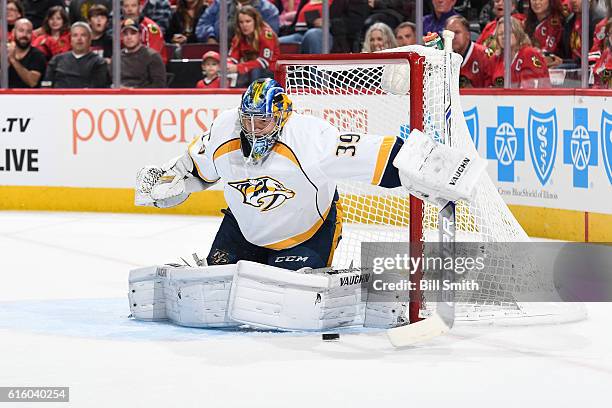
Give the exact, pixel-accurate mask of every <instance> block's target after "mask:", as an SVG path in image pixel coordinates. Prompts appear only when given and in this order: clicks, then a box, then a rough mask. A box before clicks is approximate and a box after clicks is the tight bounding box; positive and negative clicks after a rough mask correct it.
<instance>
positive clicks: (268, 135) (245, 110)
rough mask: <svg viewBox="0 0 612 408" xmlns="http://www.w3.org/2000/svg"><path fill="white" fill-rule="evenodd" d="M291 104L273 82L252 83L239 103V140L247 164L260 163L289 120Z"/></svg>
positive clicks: (282, 90)
mask: <svg viewBox="0 0 612 408" xmlns="http://www.w3.org/2000/svg"><path fill="white" fill-rule="evenodd" d="M291 112H292V103H291V100H290V99H289V97H288V96H287V94H286V93H285V90H284V89H283V88H282V87H281V86H280V84H279V83H278V82H276V81H275V80H273V79H269V78H266V79H258V80H256V81H254V82H253V83H252V84H251V85H250V86H249V87H248V88H247V90H246V92H245V93H244V95H242V101H241V102H240V109H239V114H240V129H241V132H240V140H241V144H242V153H243V154H244V157H245V160H246V162H247V163H257V162H259V161H262V160H264V159H265V158H266V157H267V156H268V154H269V153H270V151H272V148H273V147H274V143H276V141H277V140H278V138H279V136H280V131H281V129H282V128H283V126H284V125H285V123H286V122H287V119H289V116H290V115H291Z"/></svg>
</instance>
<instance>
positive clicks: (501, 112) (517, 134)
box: [487, 106, 525, 182]
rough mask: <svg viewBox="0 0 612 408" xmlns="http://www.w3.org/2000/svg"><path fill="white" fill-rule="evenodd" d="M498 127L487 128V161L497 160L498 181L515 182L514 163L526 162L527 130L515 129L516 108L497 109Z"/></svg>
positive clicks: (504, 107) (503, 107)
mask: <svg viewBox="0 0 612 408" xmlns="http://www.w3.org/2000/svg"><path fill="white" fill-rule="evenodd" d="M497 123H498V125H497V127H487V159H490V160H497V180H499V181H510V182H513V181H515V180H514V162H515V161H517V160H519V161H524V160H525V129H523V128H515V127H514V107H513V106H498V107H497Z"/></svg>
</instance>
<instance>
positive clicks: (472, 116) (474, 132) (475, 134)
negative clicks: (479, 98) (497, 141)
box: [463, 107, 480, 150]
mask: <svg viewBox="0 0 612 408" xmlns="http://www.w3.org/2000/svg"><path fill="white" fill-rule="evenodd" d="M463 116H464V117H465V123H467V127H468V130H469V131H470V136H471V137H472V141H473V142H474V146H476V150H478V140H479V139H480V134H479V131H478V130H479V129H480V128H479V122H478V108H476V107H474V108H472V109H470V110H468V111H465V112H463Z"/></svg>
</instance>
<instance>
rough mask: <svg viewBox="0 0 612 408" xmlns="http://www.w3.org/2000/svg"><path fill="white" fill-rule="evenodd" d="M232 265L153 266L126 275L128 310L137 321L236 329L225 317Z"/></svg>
mask: <svg viewBox="0 0 612 408" xmlns="http://www.w3.org/2000/svg"><path fill="white" fill-rule="evenodd" d="M235 269H236V265H235V264H231V265H214V266H205V267H197V268H192V267H187V266H185V267H174V266H169V265H156V266H149V267H145V268H139V269H134V270H132V271H130V276H129V294H128V298H129V301H130V310H131V312H132V316H133V317H134V318H135V319H137V320H171V321H172V322H174V323H176V324H179V325H182V326H190V327H227V326H236V325H238V324H237V323H235V322H232V321H231V320H230V319H229V318H228V317H227V303H228V299H229V293H230V288H231V284H232V278H233V276H234V271H235Z"/></svg>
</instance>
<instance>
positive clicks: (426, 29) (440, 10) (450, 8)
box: [423, 0, 457, 36]
mask: <svg viewBox="0 0 612 408" xmlns="http://www.w3.org/2000/svg"><path fill="white" fill-rule="evenodd" d="M431 3H432V6H433V13H431V14H428V15H426V16H424V17H423V34H427V33H438V34H439V35H440V36H441V35H442V30H444V25H445V24H446V20H447V19H448V18H449V17H451V16H454V15H455V14H457V12H456V11H455V9H454V7H455V3H457V0H431Z"/></svg>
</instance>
